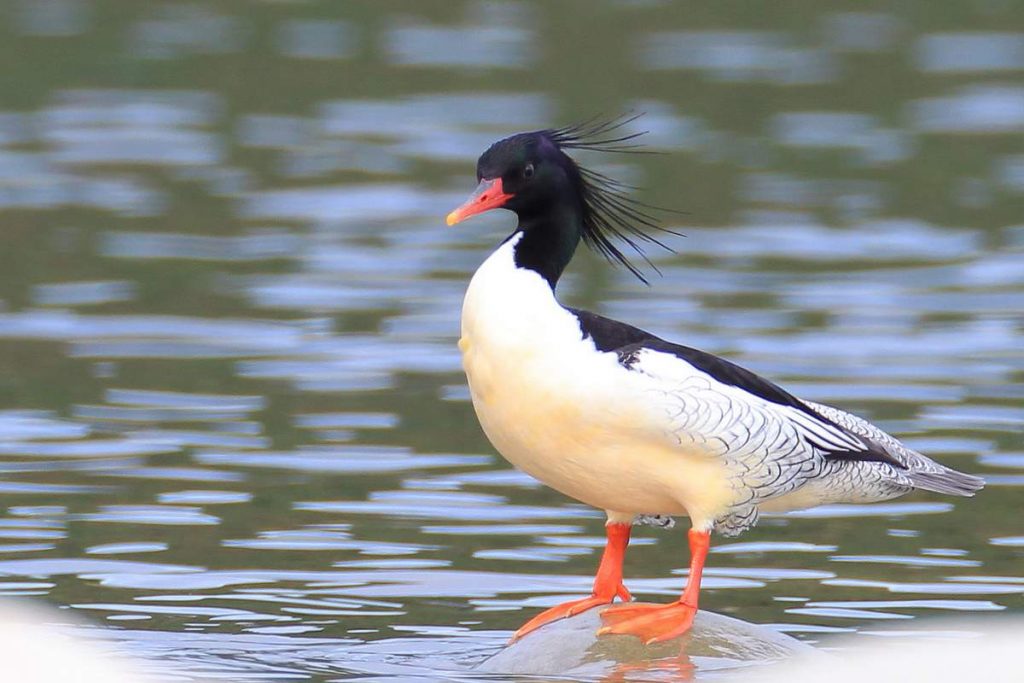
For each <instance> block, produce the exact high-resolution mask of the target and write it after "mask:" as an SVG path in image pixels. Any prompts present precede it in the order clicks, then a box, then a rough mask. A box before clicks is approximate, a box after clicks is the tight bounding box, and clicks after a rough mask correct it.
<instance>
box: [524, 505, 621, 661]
mask: <svg viewBox="0 0 1024 683" xmlns="http://www.w3.org/2000/svg"><path fill="white" fill-rule="evenodd" d="M632 524H633V517H632V515H623V514H619V513H614V512H609V513H608V522H607V523H606V524H605V526H604V528H605V534H606V535H607V542H606V544H605V547H604V554H603V555H601V564H600V566H599V567H598V568H597V575H596V576H595V577H594V591H593V593H592V594H591V595H590V597H588V598H581V599H579V600H570V601H569V602H563V603H562V604H560V605H555V606H554V607H551V608H549V609H546V610H544V611H543V612H541V613H540V614H538V615H537V616H535V617H534V618H533V619H530V620H529V621H528V622H526V623H525V624H523V626H522V627H521V628H520V629H519V630H518V631H516V632H515V633H514V634H513V635H512V640H511V641H509V642H512V643H514V642H516V641H517V640H519V639H520V638H522V637H523V636H525V635H526V634H527V633H530V632H531V631H535V630H537V629H538V628H540V627H541V626H544V625H545V624H548V623H550V622H552V621H556V620H558V619H565V618H567V617H571V616H575V615H577V614H580V613H582V612H585V611H587V610H588V609H591V608H592V607H599V606H601V605H607V604H608V603H610V602H611V601H612V600H614V599H615V598H616V597H618V598H619V599H621V600H629V599H630V595H629V591H628V590H627V589H626V587H625V586H624V585H623V584H622V560H623V559H624V558H625V556H626V546H628V545H629V532H630V529H631V528H632Z"/></svg>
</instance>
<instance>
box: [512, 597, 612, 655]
mask: <svg viewBox="0 0 1024 683" xmlns="http://www.w3.org/2000/svg"><path fill="white" fill-rule="evenodd" d="M616 595H618V596H619V597H620V598H622V599H623V600H629V599H630V595H629V591H628V590H626V587H625V586H623V585H621V584H620V585H619V588H618V591H617V592H616ZM614 598H615V596H614V595H613V596H608V597H604V596H597V595H592V596H590V597H589V598H582V599H580V600H570V601H569V602H563V603H561V604H559V605H555V606H554V607H551V608H548V609H546V610H544V611H543V612H541V613H540V614H538V615H537V616H535V617H534V618H533V619H530V620H529V621H528V622H526V623H525V624H523V625H522V626H521V627H520V628H519V630H518V631H516V632H515V633H513V634H512V638H511V639H510V640H509V641H508V642H509V643H510V644H511V643H514V642H516V641H517V640H519V639H520V638H522V637H523V636H525V635H526V634H527V633H531V632H533V631H536V630H537V629H539V628H540V627H541V626H545V625H547V624H549V623H551V622H552V621H558V620H559V619H568V618H569V617H574V616H576V615H577V614H582V613H584V612H586V611H587V610H588V609H593V608H594V607H600V606H601V605H608V604H610V603H611V601H612V600H613V599H614Z"/></svg>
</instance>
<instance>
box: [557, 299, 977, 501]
mask: <svg viewBox="0 0 1024 683" xmlns="http://www.w3.org/2000/svg"><path fill="white" fill-rule="evenodd" d="M570 310H572V309H570ZM572 312H573V313H574V314H575V315H576V316H577V318H578V319H579V320H580V327H581V329H582V330H583V333H584V335H585V336H588V337H590V338H591V339H592V340H593V341H594V344H595V346H597V348H598V349H599V350H601V351H608V352H614V353H616V354H617V355H618V358H619V362H620V363H621V364H622V365H623V366H624V367H626V368H627V369H630V370H633V371H636V372H639V373H643V374H644V375H647V376H648V377H650V378H651V380H652V396H655V397H656V398H654V399H652V404H654V405H657V406H658V408H657V409H660V410H663V411H664V412H665V414H666V415H667V417H668V420H667V422H666V426H667V428H668V430H669V432H670V433H671V435H672V436H673V437H674V438H676V439H677V440H689V441H694V442H701V443H703V444H705V445H707V446H708V447H709V448H710V450H712V452H716V453H718V454H719V455H721V456H723V457H725V458H727V459H728V460H730V461H732V462H734V463H735V464H736V466H737V467H738V469H739V470H740V471H741V472H742V473H743V476H742V478H743V480H744V483H745V484H746V485H748V486H751V487H756V488H759V489H760V491H761V493H759V494H757V497H758V498H764V497H775V496H778V495H782V494H783V493H786V492H788V491H791V490H793V489H794V488H796V487H798V486H800V484H802V483H803V482H805V481H807V480H808V479H809V478H813V477H815V476H820V475H822V474H824V473H826V472H829V471H834V470H835V467H836V466H840V465H842V464H843V463H859V464H860V465H859V466H858V467H865V466H869V467H871V468H873V470H874V472H873V474H872V476H876V477H877V476H879V475H882V476H886V477H888V478H890V479H891V480H892V482H893V484H896V485H898V486H903V487H916V488H923V489H927V490H930V491H937V492H939V493H948V494H953V495H972V494H973V493H974V492H975V491H977V490H978V489H980V488H981V487H982V486H983V484H984V482H983V480H982V479H980V478H978V477H974V476H971V475H967V474H963V473H961V472H957V471H955V470H951V469H949V468H947V467H945V466H943V465H941V464H939V463H937V462H935V461H933V460H931V459H929V458H927V457H926V456H924V455H922V454H920V453H918V452H917V451H914V450H912V449H910V448H908V447H907V446H905V445H904V444H902V443H900V442H899V441H898V440H897V439H895V438H893V437H892V436H890V435H889V434H887V433H885V432H884V431H882V430H881V429H879V428H878V427H875V426H874V425H872V424H870V423H869V422H867V421H866V420H863V419H861V418H859V417H856V416H855V415H851V414H849V413H846V412H844V411H842V410H839V409H837V408H832V407H830V406H825V405H820V404H817V403H812V402H810V401H803V400H801V399H799V398H797V397H796V396H793V395H792V394H790V393H789V392H787V391H786V390H785V389H783V388H781V387H779V386H778V385H776V384H774V383H772V382H770V381H768V380H766V379H764V378H763V377H760V376H758V375H757V374H755V373H753V372H751V371H750V370H747V369H746V368H743V367H741V366H739V365H736V364H735V363H732V362H730V361H727V360H725V359H724V358H719V357H718V356H714V355H712V354H710V353H705V352H703V351H700V350H698V349H694V348H690V347H688V346H682V345H680V344H673V343H671V342H667V341H665V340H663V339H661V338H659V337H656V336H654V335H652V334H650V333H649V332H645V331H644V330H641V329H639V328H636V327H632V326H630V325H625V324H623V323H620V322H618V321H615V320H611V319H610V318H604V317H603V316H599V315H596V314H594V313H589V312H586V311H576V310H572ZM880 470H881V471H880Z"/></svg>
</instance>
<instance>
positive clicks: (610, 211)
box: [541, 114, 680, 284]
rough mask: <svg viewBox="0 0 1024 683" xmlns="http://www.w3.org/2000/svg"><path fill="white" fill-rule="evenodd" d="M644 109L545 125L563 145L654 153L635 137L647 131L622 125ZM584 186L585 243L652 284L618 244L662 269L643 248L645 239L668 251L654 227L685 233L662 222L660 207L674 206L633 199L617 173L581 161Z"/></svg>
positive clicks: (669, 248)
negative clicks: (627, 130)
mask: <svg viewBox="0 0 1024 683" xmlns="http://www.w3.org/2000/svg"><path fill="white" fill-rule="evenodd" d="M641 116H643V114H632V115H627V116H619V117H616V118H614V119H603V120H602V119H591V120H589V121H585V122H583V123H580V124H576V125H572V126H566V127H564V128H556V129H550V130H545V131H541V133H542V134H543V135H545V136H546V137H547V138H548V139H549V140H551V141H552V142H553V143H555V144H556V145H557V146H558V147H559V148H560V149H561V150H563V151H568V150H573V149H579V150H587V151H594V152H613V153H628V154H645V153H649V152H648V151H647V150H644V149H643V148H642V146H641V145H639V144H636V143H634V140H636V139H637V138H639V137H641V136H643V135H644V134H646V131H640V132H636V133H624V132H623V131H622V129H623V128H624V127H625V126H627V125H628V124H630V123H632V122H634V121H636V120H637V119H638V118H640V117H641ZM576 167H577V169H578V170H579V173H580V181H581V185H582V190H583V236H582V237H583V243H584V244H586V245H587V246H588V247H590V248H591V249H594V250H595V251H597V252H598V253H599V254H601V255H602V256H604V257H605V258H606V259H608V261H610V262H611V263H617V264H619V265H621V266H623V267H625V268H626V269H627V270H628V271H629V272H631V273H632V274H633V275H635V276H636V277H637V278H638V279H639V280H640V281H641V282H643V283H644V284H649V282H648V281H647V278H646V277H645V276H644V274H643V272H641V270H640V269H639V268H638V267H637V266H636V265H634V264H633V263H632V262H631V261H630V260H629V258H628V257H627V256H626V255H625V254H624V253H622V251H621V250H620V249H619V248H618V247H617V246H616V245H615V241H616V240H618V241H620V242H623V243H625V244H626V245H628V246H629V248H630V249H631V250H633V251H634V252H635V253H636V254H637V255H638V256H639V257H640V258H642V259H643V260H644V261H645V262H646V263H647V265H648V266H650V267H651V268H653V269H654V271H655V272H659V271H658V268H657V266H655V265H654V264H653V263H651V260H650V259H649V258H648V257H647V255H646V254H645V253H644V250H643V246H642V243H647V244H655V245H657V246H659V247H661V248H662V249H665V250H666V251H672V248H671V247H669V246H667V245H666V244H664V243H663V242H661V241H660V240H659V239H658V238H657V237H655V236H653V235H651V234H650V231H654V232H661V233H666V234H670V235H680V233H678V232H675V231H673V230H670V229H668V228H665V227H662V225H661V224H660V223H659V221H658V219H657V217H656V216H655V215H654V214H655V213H661V212H669V211H670V210H668V209H662V208H659V207H656V206H651V205H650V204H645V203H644V202H641V201H638V200H636V199H633V198H632V197H630V196H629V195H628V192H629V191H630V190H632V189H634V188H632V187H630V186H628V185H625V184H623V183H621V182H619V181H617V180H615V179H613V178H609V177H608V176H606V175H604V174H602V173H598V172H596V171H591V170H589V169H586V168H583V167H582V166H580V165H579V164H577V165H576Z"/></svg>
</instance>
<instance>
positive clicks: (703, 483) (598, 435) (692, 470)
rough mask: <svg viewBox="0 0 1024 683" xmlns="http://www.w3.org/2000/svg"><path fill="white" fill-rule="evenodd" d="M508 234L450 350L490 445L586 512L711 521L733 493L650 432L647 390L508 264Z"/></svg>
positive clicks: (479, 278)
mask: <svg viewBox="0 0 1024 683" xmlns="http://www.w3.org/2000/svg"><path fill="white" fill-rule="evenodd" d="M519 237H520V235H515V236H513V237H512V238H511V239H510V240H509V241H507V242H506V243H505V244H503V245H502V246H501V247H500V248H499V249H498V250H497V251H495V252H494V254H492V255H491V256H490V258H488V259H487V261H485V262H484V264H483V265H482V266H481V267H480V268H479V270H477V272H476V274H475V275H474V276H473V279H472V281H471V282H470V285H469V289H468V291H467V292H466V298H465V302H464V304H463V309H462V338H461V339H460V341H459V347H460V349H461V350H462V354H463V365H464V367H465V370H466V376H467V378H468V380H469V387H470V392H471V395H472V398H473V406H474V408H475V409H476V413H477V416H478V418H479V420H480V424H481V426H482V427H483V429H484V432H485V433H486V434H487V436H488V438H489V439H490V440H491V443H493V444H494V446H495V448H497V449H498V451H499V452H500V453H501V454H502V455H503V456H504V457H505V458H506V459H507V460H509V461H510V462H511V463H512V464H514V465H515V466H517V467H519V468H520V469H522V470H524V471H525V472H527V473H529V474H531V475H533V476H534V477H536V478H537V479H540V480H541V481H543V482H544V483H546V484H547V485H549V486H551V487H552V488H555V489H557V490H559V491H561V492H562V493H565V494H566V495H569V496H572V497H573V498H576V499H577V500H580V501H583V502H585V503H588V504H590V505H593V506H595V507H599V508H603V509H605V510H611V511H615V512H620V513H634V514H635V513H652V514H653V513H661V514H674V515H680V514H687V513H690V514H691V516H693V517H695V518H696V517H701V518H703V517H711V518H713V517H714V516H715V515H716V514H718V513H719V511H720V510H721V509H722V508H724V507H725V506H726V505H727V504H728V502H727V499H729V498H731V496H732V495H733V494H732V492H731V490H727V489H728V487H727V484H726V482H725V476H724V473H723V471H722V465H721V463H720V462H719V461H717V460H716V459H714V458H709V457H708V454H707V453H704V452H699V453H698V452H688V451H687V450H686V449H685V448H681V447H679V446H678V445H675V447H673V444H671V443H670V441H669V440H668V439H666V438H664V434H663V433H662V432H661V430H659V429H658V427H657V426H656V425H655V426H654V427H653V428H652V401H651V395H650V392H651V387H650V385H649V384H646V383H645V378H644V377H643V376H642V375H639V374H638V373H632V372H630V371H628V370H626V369H625V368H623V367H622V366H621V365H620V364H619V363H618V358H617V356H616V354H614V353H601V352H598V351H597V349H596V348H595V347H594V344H593V343H592V342H591V341H590V340H589V339H584V337H583V333H582V331H581V330H580V326H579V321H578V320H577V319H576V317H575V316H574V315H573V314H572V313H570V312H569V311H567V310H565V309H564V308H562V307H561V306H560V305H559V304H558V302H557V301H556V300H555V298H554V294H553V292H552V291H551V288H550V287H549V286H548V284H547V282H546V281H545V280H544V279H543V278H542V277H540V275H538V274H537V273H535V272H533V271H531V270H527V269H521V268H517V267H516V265H515V261H514V253H515V252H514V247H515V244H516V242H517V241H518V238H519ZM653 410H655V411H657V410H659V409H658V408H657V407H654V408H653ZM655 421H656V419H655ZM695 521H697V520H696V519H695Z"/></svg>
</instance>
